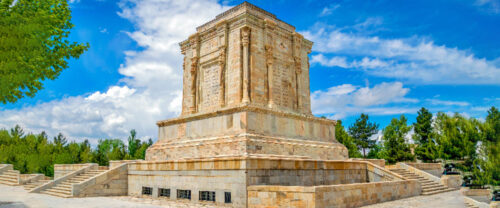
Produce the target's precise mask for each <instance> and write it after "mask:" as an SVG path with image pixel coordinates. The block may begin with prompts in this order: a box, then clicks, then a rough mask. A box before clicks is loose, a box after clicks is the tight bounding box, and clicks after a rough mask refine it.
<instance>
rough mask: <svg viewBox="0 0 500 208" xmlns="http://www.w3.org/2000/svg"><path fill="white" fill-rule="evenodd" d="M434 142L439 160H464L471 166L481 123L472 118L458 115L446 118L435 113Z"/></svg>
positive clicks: (444, 115)
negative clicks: (436, 144) (437, 146)
mask: <svg viewBox="0 0 500 208" xmlns="http://www.w3.org/2000/svg"><path fill="white" fill-rule="evenodd" d="M433 128H434V132H435V135H436V142H437V143H438V145H439V148H438V150H439V155H440V158H442V159H445V160H466V161H465V162H466V163H468V164H470V165H468V166H471V165H472V161H473V160H474V159H475V156H476V149H477V142H478V141H479V140H480V139H481V137H482V133H481V123H480V122H479V121H478V120H477V119H474V118H469V119H468V118H465V117H463V116H461V115H460V114H458V113H455V114H454V115H453V116H448V115H446V114H445V113H441V112H439V113H437V116H436V121H435V123H434V127H433Z"/></svg>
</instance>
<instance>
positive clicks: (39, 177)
mask: <svg viewBox="0 0 500 208" xmlns="http://www.w3.org/2000/svg"><path fill="white" fill-rule="evenodd" d="M44 178H45V175H44V174H40V173H38V174H31V175H30V177H29V178H27V179H22V178H21V179H19V184H21V185H25V184H28V183H31V182H36V181H39V180H42V179H44Z"/></svg>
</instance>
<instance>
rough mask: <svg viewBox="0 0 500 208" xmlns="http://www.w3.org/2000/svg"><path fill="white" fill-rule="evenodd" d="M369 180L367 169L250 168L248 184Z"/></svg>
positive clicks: (314, 184)
mask: <svg viewBox="0 0 500 208" xmlns="http://www.w3.org/2000/svg"><path fill="white" fill-rule="evenodd" d="M364 182H367V174H366V169H344V170H290V169H288V170H248V185H250V186H251V185H281V186H318V185H333V184H349V183H364Z"/></svg>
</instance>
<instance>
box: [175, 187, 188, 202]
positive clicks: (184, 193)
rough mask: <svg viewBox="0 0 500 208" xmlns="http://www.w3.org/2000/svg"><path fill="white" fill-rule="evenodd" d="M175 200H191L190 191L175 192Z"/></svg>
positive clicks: (179, 190)
mask: <svg viewBox="0 0 500 208" xmlns="http://www.w3.org/2000/svg"><path fill="white" fill-rule="evenodd" d="M177 198H178V199H189V200H191V190H181V189H178V190H177Z"/></svg>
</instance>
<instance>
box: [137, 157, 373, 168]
mask: <svg viewBox="0 0 500 208" xmlns="http://www.w3.org/2000/svg"><path fill="white" fill-rule="evenodd" d="M367 165H368V163H367V162H364V161H337V160H312V159H301V158H276V157H258V156H242V157H221V158H205V159H181V160H169V161H144V162H137V163H133V164H129V169H130V170H132V171H134V170H151V171H173V170H175V171H177V170H253V169H257V170H259V169H270V170H271V169H283V170H286V169H290V170H302V169H304V170H322V169H334V170H359V169H366V170H367V169H368V167H367Z"/></svg>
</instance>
